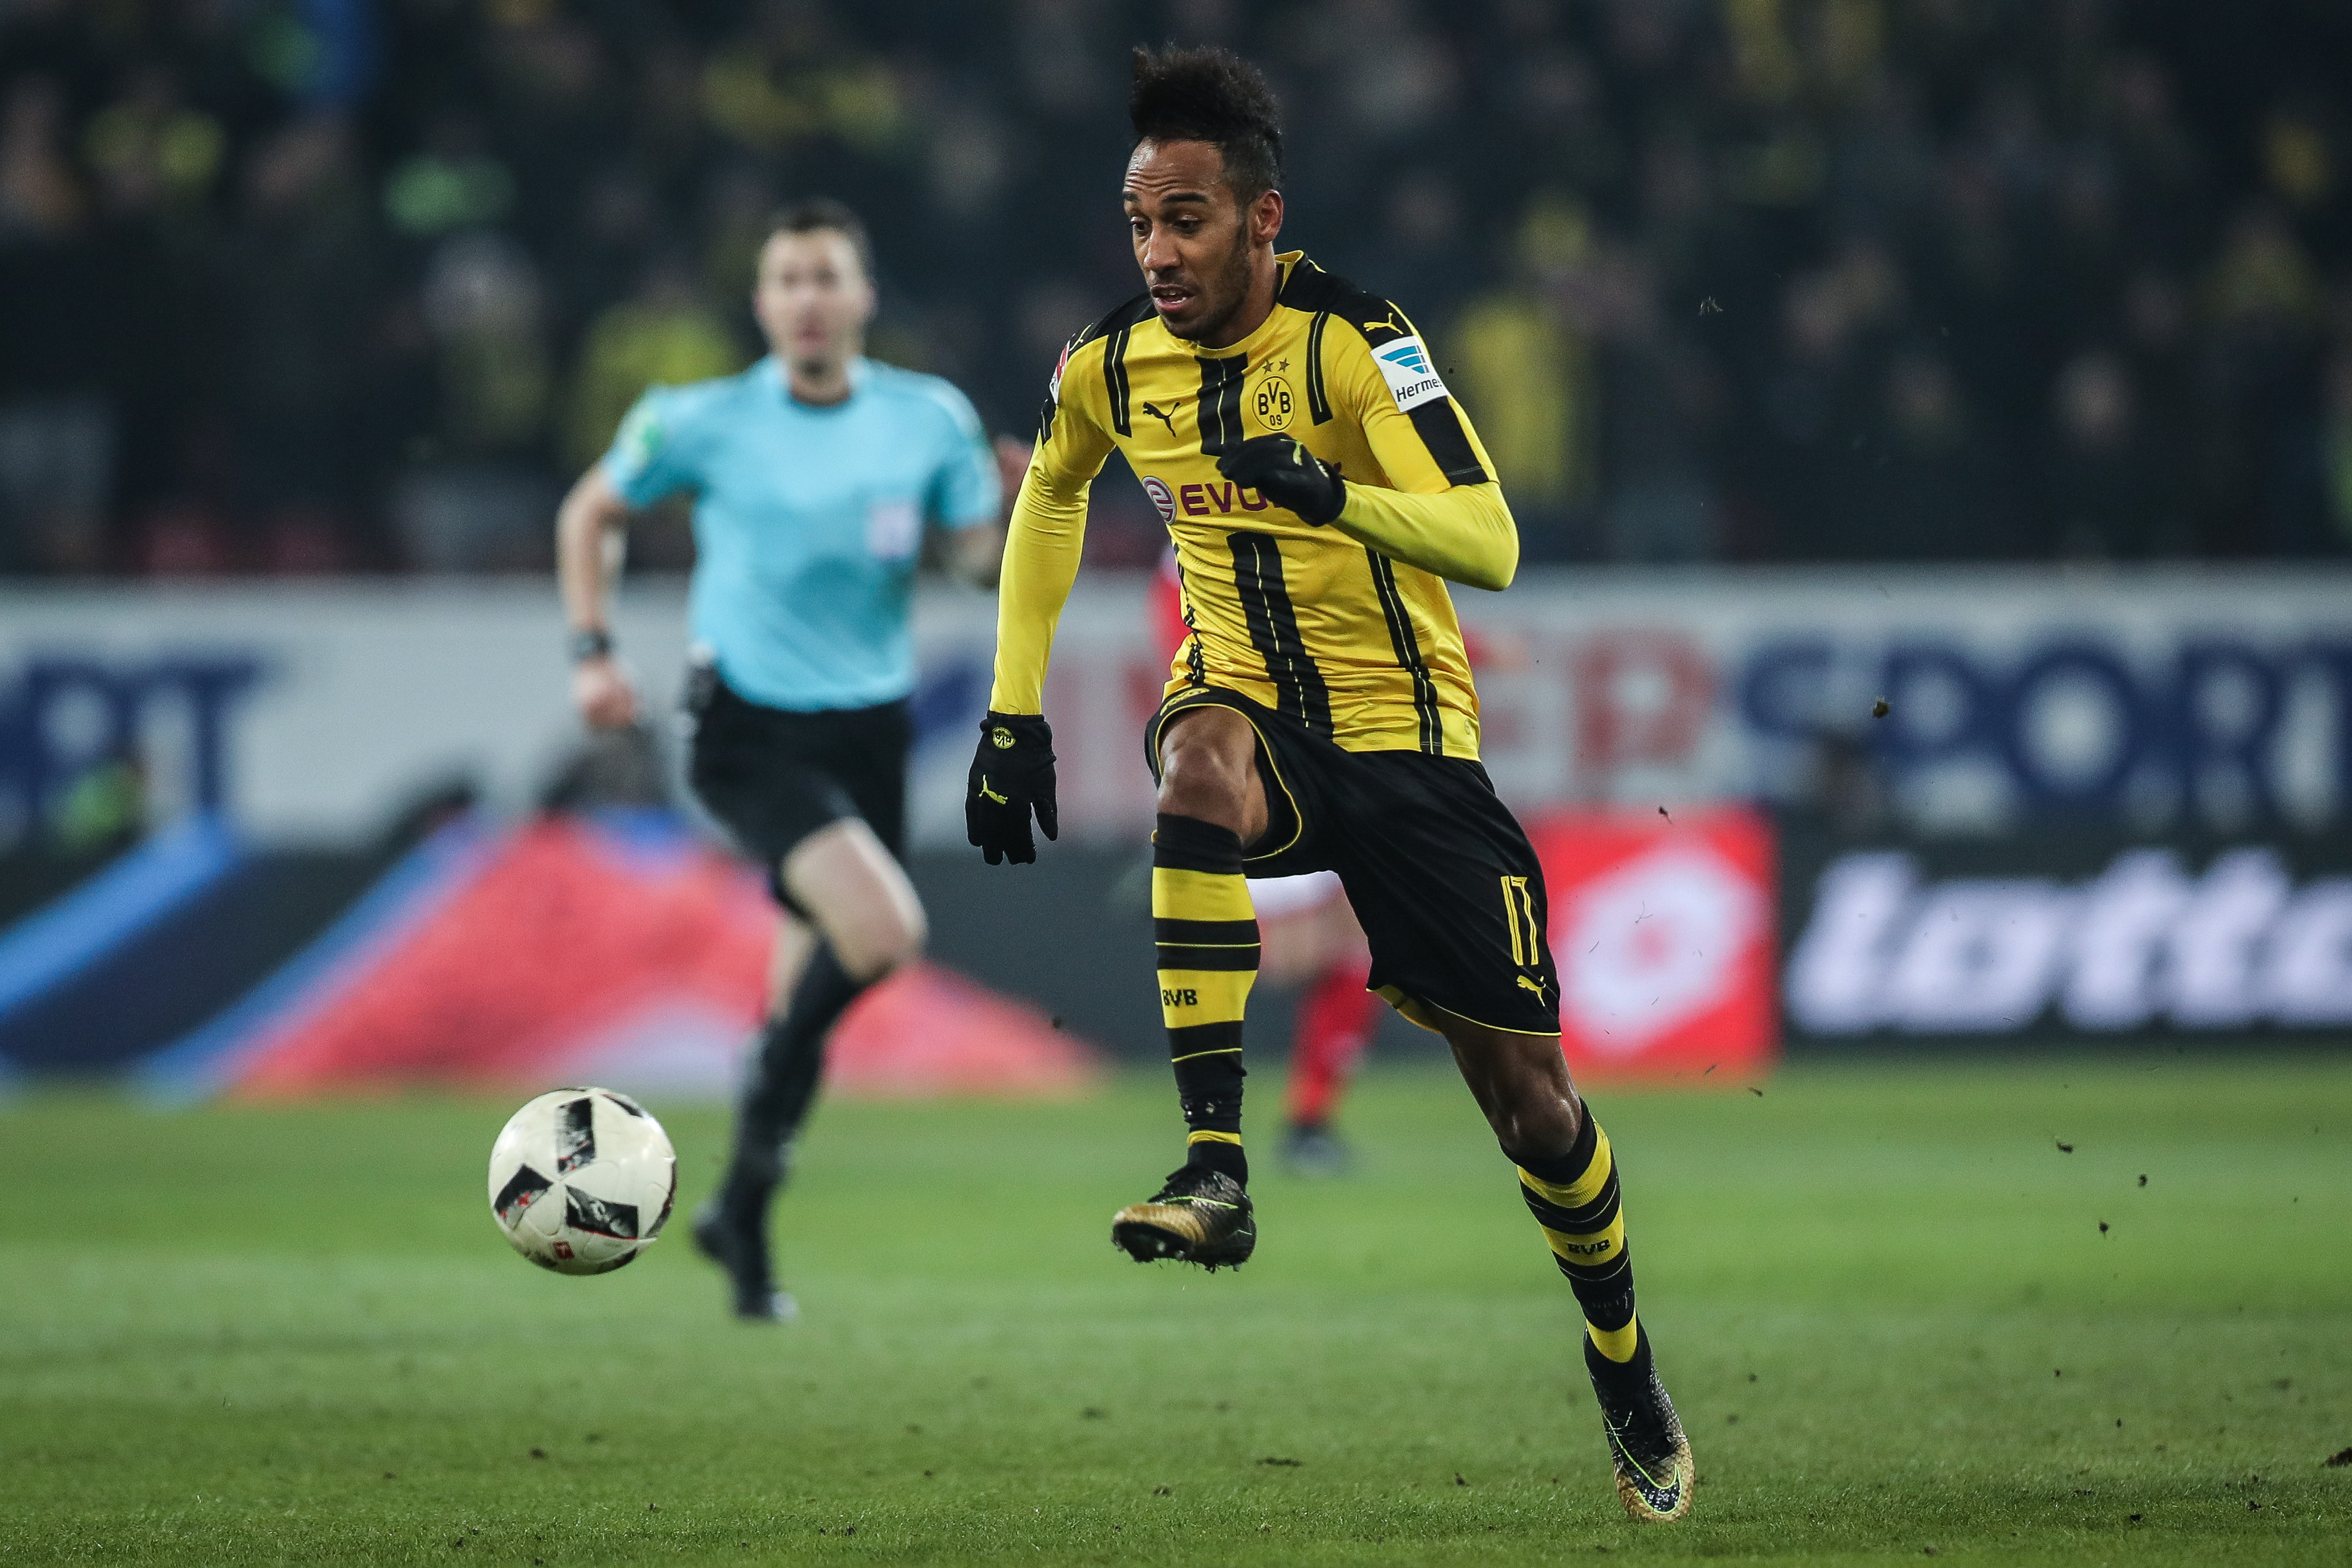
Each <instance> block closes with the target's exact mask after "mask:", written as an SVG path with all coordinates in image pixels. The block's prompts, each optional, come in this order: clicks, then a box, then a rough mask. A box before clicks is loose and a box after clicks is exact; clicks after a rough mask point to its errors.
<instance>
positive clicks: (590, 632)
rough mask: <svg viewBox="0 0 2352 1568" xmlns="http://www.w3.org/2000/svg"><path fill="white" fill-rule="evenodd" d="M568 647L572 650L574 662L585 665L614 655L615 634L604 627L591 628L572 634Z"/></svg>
mask: <svg viewBox="0 0 2352 1568" xmlns="http://www.w3.org/2000/svg"><path fill="white" fill-rule="evenodd" d="M566 645H567V646H568V647H570V648H571V650H572V663H573V664H586V663H587V662H588V661H589V660H591V659H602V658H605V657H607V656H609V655H610V654H611V653H612V652H613V634H612V633H611V632H607V631H605V630H604V628H603V627H602V626H589V627H585V628H583V629H582V630H581V631H578V632H573V633H572V641H571V642H570V643H568V644H566Z"/></svg>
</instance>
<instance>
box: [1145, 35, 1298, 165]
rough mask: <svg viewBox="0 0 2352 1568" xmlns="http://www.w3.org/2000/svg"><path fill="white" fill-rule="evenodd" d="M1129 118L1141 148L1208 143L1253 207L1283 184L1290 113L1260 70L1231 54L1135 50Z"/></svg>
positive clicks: (1207, 50) (1210, 49)
mask: <svg viewBox="0 0 2352 1568" xmlns="http://www.w3.org/2000/svg"><path fill="white" fill-rule="evenodd" d="M1127 114H1128V119H1129V120H1131V121H1132V122H1133V123H1134V126H1135V139H1136V140H1137V141H1206V142H1209V143H1211V144H1212V145H1213V146H1214V147H1215V148H1216V149H1217V151H1218V152H1221V153H1223V155H1224V160H1225V183H1226V184H1227V185H1229V186H1231V187H1232V188H1233V193H1234V199H1235V200H1236V201H1238V202H1241V203H1244V204H1247V203H1250V202H1254V201H1255V200H1256V199H1257V198H1258V197H1259V196H1261V195H1264V194H1265V193H1266V192H1268V191H1271V190H1273V189H1274V188H1275V187H1276V186H1277V185H1279V184H1280V183H1282V106H1281V104H1279V103H1277V102H1276V100H1275V96H1274V89H1272V88H1270V87H1268V86H1266V84H1265V77H1264V76H1262V75H1260V74H1259V72H1258V68H1256V67H1255V66H1254V65H1252V64H1250V63H1249V62H1248V61H1247V60H1245V59H1244V58H1242V57H1240V56H1239V55H1236V54H1234V52H1233V51H1232V50H1231V49H1221V48H1216V47H1208V48H1200V49H1180V48H1178V47H1176V46H1175V45H1173V44H1171V45H1169V46H1168V47H1165V48H1163V49H1160V50H1159V51H1158V52H1156V53H1155V52H1154V51H1152V50H1150V49H1141V48H1139V49H1138V50H1136V51H1135V82H1134V85H1133V86H1132V87H1131V88H1129V90H1128V95H1127Z"/></svg>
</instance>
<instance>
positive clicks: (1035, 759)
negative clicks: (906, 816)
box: [963, 713, 1062, 865]
mask: <svg viewBox="0 0 2352 1568" xmlns="http://www.w3.org/2000/svg"><path fill="white" fill-rule="evenodd" d="M1033 810H1034V811H1035V812H1036V813H1037V826H1038V827H1040V828H1042V829H1044V830H1045V836H1046V837H1047V838H1049V839H1051V838H1057V837H1059V836H1060V834H1061V828H1062V818H1061V810H1060V808H1059V807H1057V806H1056V805H1055V801H1054V732H1053V730H1052V728H1051V727H1048V726H1047V725H1046V723H1045V715H1043V714H1035V713H1027V714H1013V713H992V714H990V715H989V716H987V717H986V718H984V719H982V720H981V721H980V751H979V753H978V754H977V755H976V756H974V757H973V758H972V759H971V778H970V779H968V780H967V781H966V783H965V786H964V797H963V831H964V837H965V838H967V839H969V840H971V842H972V843H974V844H975V845H977V846H979V849H980V852H981V853H982V855H983V856H984V857H986V859H987V861H988V863H989V864H991V865H998V864H1002V863H1003V862H1005V861H1007V860H1010V861H1011V862H1013V864H1014V865H1028V864H1030V863H1032V862H1034V861H1035V860H1036V858H1037V841H1036V840H1034V839H1033V838H1031V837H1030V836H1029V813H1030V812H1031V811H1033Z"/></svg>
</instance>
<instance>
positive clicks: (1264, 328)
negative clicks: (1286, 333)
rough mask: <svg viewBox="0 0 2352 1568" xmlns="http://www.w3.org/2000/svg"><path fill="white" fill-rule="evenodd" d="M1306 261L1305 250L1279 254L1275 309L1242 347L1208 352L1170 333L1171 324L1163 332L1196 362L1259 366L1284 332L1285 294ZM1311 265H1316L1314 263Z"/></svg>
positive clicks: (1163, 324) (1230, 345) (1163, 325)
mask: <svg viewBox="0 0 2352 1568" xmlns="http://www.w3.org/2000/svg"><path fill="white" fill-rule="evenodd" d="M1306 260H1307V253H1306V252H1305V251H1303V250H1286V251H1279V252H1277V253H1276V256H1275V258H1274V261H1275V265H1276V267H1280V268H1281V273H1280V275H1279V276H1278V277H1276V279H1275V282H1274V308H1273V309H1271V310H1269V311H1267V312H1266V313H1265V320H1263V321H1261V322H1259V323H1258V324H1257V329H1256V330H1255V331H1254V332H1252V333H1251V334H1250V335H1249V336H1248V337H1246V338H1244V339H1243V340H1241V341H1240V342H1238V343H1228V344H1226V345H1225V346H1224V347H1223V348H1222V349H1204V348H1202V346H1201V345H1200V344H1198V343H1195V342H1193V341H1192V340H1191V339H1189V338H1179V337H1177V336H1176V334H1175V333H1173V332H1168V324H1167V323H1166V322H1164V321H1163V322H1161V323H1160V330H1161V331H1163V332H1168V337H1169V340H1170V341H1171V342H1176V343H1181V344H1182V345H1183V346H1184V347H1185V348H1187V349H1190V350H1192V357H1193V358H1195V359H1200V360H1230V359H1234V358H1236V357H1240V356H1247V358H1248V359H1249V360H1250V361H1252V362H1255V361H1256V359H1257V356H1258V350H1261V349H1263V348H1265V346H1266V345H1267V344H1268V343H1269V342H1272V341H1273V340H1274V339H1275V338H1276V337H1277V336H1279V335H1280V333H1281V331H1282V310H1283V305H1282V291H1283V290H1284V289H1286V288H1287V287H1290V275H1291V274H1292V272H1294V271H1295V270H1297V267H1298V264H1299V263H1300V262H1303V261H1306ZM1308 265H1309V266H1312V265H1313V264H1312V263H1311V262H1310V263H1308Z"/></svg>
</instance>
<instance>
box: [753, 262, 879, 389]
mask: <svg viewBox="0 0 2352 1568" xmlns="http://www.w3.org/2000/svg"><path fill="white" fill-rule="evenodd" d="M751 310H752V314H754V315H756V316H757V317H759V319H760V329H761V331H762V332H765V333H766V334H767V336H768V346H769V347H770V348H772V349H773V350H775V351H776V354H777V356H778V357H779V358H781V359H782V360H783V361H785V362H786V363H788V364H792V365H795V366H798V367H799V368H801V369H802V370H803V371H822V370H827V369H831V368H832V367H835V366H837V365H841V364H843V363H845V362H846V361H848V360H849V358H850V357H851V356H852V355H854V354H856V352H857V350H858V345H859V342H860V340H862V338H863V337H864V334H865V331H866V322H867V321H869V320H871V319H873V317H874V285H873V284H871V283H870V282H868V281H867V280H866V269H865V268H864V267H860V266H859V265H858V264H857V247H856V246H854V245H852V244H850V243H849V236H848V235H845V234H843V233H841V232H840V231H838V230H836V229H816V230H813V231H812V232H810V233H808V234H797V235H795V234H781V235H775V236H774V237H773V238H772V239H770V240H769V241H768V243H767V245H766V246H765V247H764V248H763V249H761V252H760V274H759V278H758V281H757V282H756V283H755V284H754V285H753V287H752V289H751Z"/></svg>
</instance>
